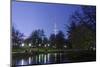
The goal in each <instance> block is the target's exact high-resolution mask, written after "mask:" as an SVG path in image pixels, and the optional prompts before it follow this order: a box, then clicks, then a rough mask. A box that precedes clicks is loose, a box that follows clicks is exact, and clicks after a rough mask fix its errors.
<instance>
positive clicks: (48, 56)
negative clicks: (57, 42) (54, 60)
mask: <svg viewBox="0 0 100 67" xmlns="http://www.w3.org/2000/svg"><path fill="white" fill-rule="evenodd" d="M47 58H48V59H47V61H48V62H49V61H50V54H49V53H48V54H47Z"/></svg>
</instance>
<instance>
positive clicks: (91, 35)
mask: <svg viewBox="0 0 100 67" xmlns="http://www.w3.org/2000/svg"><path fill="white" fill-rule="evenodd" d="M92 8H95V7H91V6H84V7H82V11H83V13H82V14H80V13H78V12H75V14H73V15H72V16H71V18H70V19H71V24H70V26H69V28H68V31H67V33H68V40H69V42H70V44H71V45H72V48H76V49H90V48H91V47H95V45H96V36H95V35H96V14H95V9H92ZM90 9H91V11H92V10H93V11H92V12H91V13H90V12H89V10H90ZM87 12H88V13H87Z"/></svg>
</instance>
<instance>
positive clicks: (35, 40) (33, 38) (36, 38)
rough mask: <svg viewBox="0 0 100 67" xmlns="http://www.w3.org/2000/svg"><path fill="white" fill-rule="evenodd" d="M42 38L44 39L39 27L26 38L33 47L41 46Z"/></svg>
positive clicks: (42, 43)
mask: <svg viewBox="0 0 100 67" xmlns="http://www.w3.org/2000/svg"><path fill="white" fill-rule="evenodd" d="M44 39H46V37H45V35H44V31H43V30H40V29H39V30H35V31H33V32H32V34H31V35H30V37H29V38H28V40H29V41H30V43H31V44H32V46H33V47H39V46H40V47H43V46H44ZM45 43H46V42H45Z"/></svg>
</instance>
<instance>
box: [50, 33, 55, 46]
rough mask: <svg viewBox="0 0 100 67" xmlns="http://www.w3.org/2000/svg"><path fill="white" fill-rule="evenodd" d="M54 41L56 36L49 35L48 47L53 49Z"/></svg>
mask: <svg viewBox="0 0 100 67" xmlns="http://www.w3.org/2000/svg"><path fill="white" fill-rule="evenodd" d="M55 39H56V36H55V34H51V35H50V38H49V43H50V47H55V46H56V45H55Z"/></svg>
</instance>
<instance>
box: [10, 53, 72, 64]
mask: <svg viewBox="0 0 100 67" xmlns="http://www.w3.org/2000/svg"><path fill="white" fill-rule="evenodd" d="M64 62H71V60H69V59H68V57H67V54H66V53H47V54H45V53H41V54H35V55H34V54H33V55H32V56H28V57H27V56H24V57H19V56H17V57H15V58H13V60H12V63H13V65H37V64H53V63H64Z"/></svg>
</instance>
